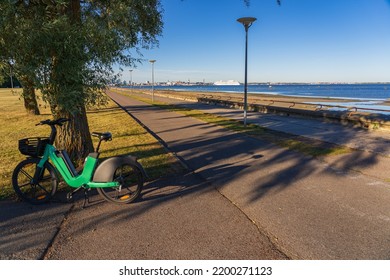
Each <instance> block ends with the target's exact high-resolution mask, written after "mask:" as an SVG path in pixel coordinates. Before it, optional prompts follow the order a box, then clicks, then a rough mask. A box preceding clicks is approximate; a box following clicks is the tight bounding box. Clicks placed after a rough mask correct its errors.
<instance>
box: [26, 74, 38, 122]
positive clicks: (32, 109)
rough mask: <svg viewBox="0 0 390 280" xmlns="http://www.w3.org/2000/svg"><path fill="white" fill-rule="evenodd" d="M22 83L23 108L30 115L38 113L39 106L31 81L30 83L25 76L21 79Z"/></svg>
mask: <svg viewBox="0 0 390 280" xmlns="http://www.w3.org/2000/svg"><path fill="white" fill-rule="evenodd" d="M22 84H23V94H22V96H23V99H24V108H25V109H26V111H27V113H29V114H32V115H39V114H40V112H39V107H38V102H37V98H36V96H35V89H34V85H33V83H31V82H30V81H29V80H28V79H27V78H26V79H23V80H22Z"/></svg>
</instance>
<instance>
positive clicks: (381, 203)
mask: <svg viewBox="0 0 390 280" xmlns="http://www.w3.org/2000/svg"><path fill="white" fill-rule="evenodd" d="M109 95H110V96H111V97H112V98H113V99H114V100H115V101H116V102H117V103H118V104H120V105H121V106H122V107H123V108H124V109H125V110H127V111H128V112H129V113H130V114H131V115H132V116H134V117H135V118H136V119H138V120H139V121H140V122H142V123H143V124H144V125H145V126H146V127H147V128H148V129H149V130H150V131H152V132H153V133H154V134H156V135H157V136H158V137H159V138H160V139H161V140H162V141H163V142H164V143H165V145H166V146H167V147H168V149H169V150H171V151H173V152H174V153H175V154H176V155H177V156H178V157H179V158H180V159H182V160H183V161H184V162H185V164H186V165H187V166H188V167H189V168H190V169H191V170H193V172H194V173H195V174H196V175H199V176H201V177H202V178H204V179H205V180H207V181H208V182H209V183H210V184H211V185H212V187H213V188H215V189H217V190H218V191H219V192H220V193H221V194H222V195H223V196H225V197H226V198H227V199H228V200H229V201H231V203H232V204H234V205H236V206H237V207H238V208H239V209H240V210H241V211H242V212H243V213H245V215H247V216H248V218H249V219H250V220H252V221H253V222H254V223H255V225H256V226H257V227H258V228H259V230H260V231H261V232H262V233H264V234H265V235H267V236H268V237H269V238H270V240H271V241H272V242H273V243H274V244H275V245H276V246H277V248H279V249H280V250H281V251H282V252H283V253H285V254H286V255H287V256H289V257H291V258H297V259H389V258H390V242H389V241H390V216H389V213H390V205H389V203H388V201H389V199H390V188H389V187H390V185H389V183H386V182H384V181H383V180H381V179H377V178H373V177H372V176H367V175H364V174H362V173H358V172H353V171H345V170H342V169H337V168H333V167H331V166H330V165H329V164H327V163H325V162H323V161H319V160H317V159H314V158H312V157H307V156H303V155H301V154H298V153H296V152H294V151H290V150H287V149H284V148H280V147H278V146H275V145H273V144H270V143H267V142H263V141H260V140H258V139H254V138H251V137H248V136H245V135H242V134H239V133H234V132H231V131H229V130H226V129H224V128H221V127H218V126H215V125H211V124H207V123H204V122H201V121H199V120H196V119H193V118H189V117H186V116H183V115H180V114H178V113H174V112H170V111H167V110H164V109H160V108H158V107H156V106H151V105H148V104H146V103H143V102H140V101H138V100H135V99H131V98H129V97H126V96H123V95H120V94H116V93H112V92H111V93H110V94H109Z"/></svg>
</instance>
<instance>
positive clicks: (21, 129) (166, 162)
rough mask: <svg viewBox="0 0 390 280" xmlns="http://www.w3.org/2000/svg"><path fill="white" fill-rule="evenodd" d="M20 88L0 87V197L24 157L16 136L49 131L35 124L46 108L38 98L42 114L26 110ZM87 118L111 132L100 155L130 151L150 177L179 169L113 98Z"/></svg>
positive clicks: (7, 193)
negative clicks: (110, 136) (21, 98)
mask: <svg viewBox="0 0 390 280" xmlns="http://www.w3.org/2000/svg"><path fill="white" fill-rule="evenodd" d="M20 92H21V90H16V91H14V92H11V90H10V89H0V122H1V124H2V125H1V126H0V137H1V138H0V140H1V141H0V151H1V153H0V164H1V165H0V199H3V198H7V197H12V196H14V192H13V189H12V186H11V177H12V172H13V169H14V168H15V166H16V165H17V164H18V163H19V162H20V161H21V160H23V159H24V158H25V156H24V155H22V154H20V153H19V150H18V139H21V138H27V137H34V136H48V135H49V134H50V128H49V127H48V126H35V124H37V123H38V122H39V121H41V120H45V119H51V118H52V117H51V114H50V110H49V108H45V104H44V103H42V102H39V103H41V104H40V110H41V115H39V116H33V115H29V114H27V113H26V111H25V110H24V107H23V101H22V100H20V99H19V96H20ZM88 122H89V127H90V130H91V132H92V131H98V132H105V131H110V132H111V133H112V135H113V140H112V141H111V142H103V143H102V145H101V147H100V151H101V158H104V157H110V156H115V155H123V154H132V155H134V156H136V157H137V158H138V159H139V162H140V163H141V164H142V165H143V166H144V168H145V169H146V172H147V173H148V175H149V177H150V179H153V178H158V177H161V176H164V175H168V174H174V173H176V172H178V171H180V170H182V166H181V164H180V163H179V162H178V161H177V160H176V158H175V157H174V156H173V155H172V154H170V153H168V152H167V151H166V150H165V149H164V148H163V147H162V146H161V144H160V143H159V142H158V141H157V140H156V139H155V138H154V137H152V136H151V135H150V134H149V133H147V132H146V131H145V129H143V128H142V127H141V126H140V125H139V124H138V123H137V122H136V121H134V120H133V119H132V118H131V117H130V116H129V115H128V114H127V113H125V112H124V111H123V110H122V109H120V108H119V107H118V106H117V105H116V104H115V103H114V102H112V101H110V102H109V104H107V106H105V107H103V108H97V109H92V110H89V111H88ZM94 140H95V139H94ZM96 143H97V141H96V142H95V145H96Z"/></svg>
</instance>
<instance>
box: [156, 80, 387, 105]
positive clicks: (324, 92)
mask: <svg viewBox="0 0 390 280" xmlns="http://www.w3.org/2000/svg"><path fill="white" fill-rule="evenodd" d="M155 89H166V90H168V89H169V90H178V91H204V92H236V93H242V92H243V91H244V86H243V85H240V86H214V85H209V86H203V85H199V86H198V85H193V86H155ZM248 92H249V93H266V94H279V95H288V96H306V97H328V98H347V99H359V100H365V101H367V100H374V101H379V100H385V99H390V84H272V85H264V84H261V85H248Z"/></svg>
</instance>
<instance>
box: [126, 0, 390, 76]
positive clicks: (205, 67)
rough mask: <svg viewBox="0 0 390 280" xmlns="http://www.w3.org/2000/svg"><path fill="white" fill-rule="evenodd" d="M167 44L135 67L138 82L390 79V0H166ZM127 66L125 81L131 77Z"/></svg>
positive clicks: (164, 37) (162, 42) (163, 41)
mask: <svg viewBox="0 0 390 280" xmlns="http://www.w3.org/2000/svg"><path fill="white" fill-rule="evenodd" d="M161 3H162V7H163V9H164V30H163V34H162V37H160V38H159V42H160V43H159V47H158V48H155V49H152V50H144V51H143V52H142V53H143V56H144V59H145V60H146V61H145V62H144V63H143V64H139V65H137V68H134V70H133V72H132V79H133V81H134V82H145V81H148V80H149V81H150V80H151V65H150V63H148V62H147V61H148V60H149V59H156V60H157V61H156V63H155V81H158V82H165V81H168V80H169V81H177V80H181V81H188V80H190V81H191V82H197V81H206V82H214V81H217V80H237V81H240V82H243V81H244V54H245V52H244V48H245V31H244V27H243V26H242V25H241V24H239V23H238V22H237V21H236V20H237V19H238V18H240V17H246V16H251V17H256V18H257V21H256V22H255V23H254V24H253V25H252V27H250V29H249V46H248V48H249V49H248V81H249V82H390V0H282V5H281V6H278V5H277V4H276V1H275V0H251V4H250V6H249V7H247V6H246V5H245V4H244V1H243V0H162V1H161ZM129 69H130V68H124V72H123V74H122V80H126V81H129V80H130V73H129Z"/></svg>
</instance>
